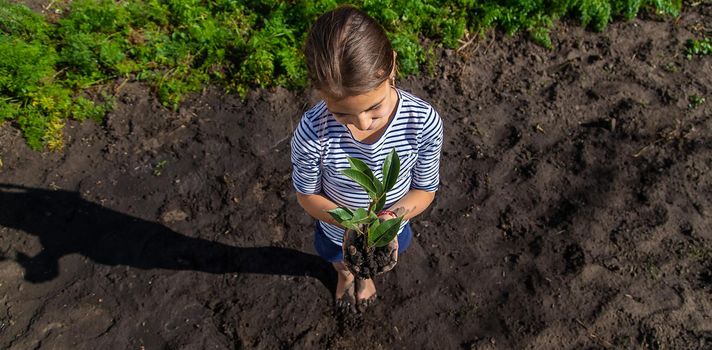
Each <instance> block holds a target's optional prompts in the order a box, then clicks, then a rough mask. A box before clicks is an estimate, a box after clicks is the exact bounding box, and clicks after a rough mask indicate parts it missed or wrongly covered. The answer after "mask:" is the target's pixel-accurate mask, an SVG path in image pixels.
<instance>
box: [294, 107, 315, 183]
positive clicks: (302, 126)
mask: <svg viewBox="0 0 712 350" xmlns="http://www.w3.org/2000/svg"><path fill="white" fill-rule="evenodd" d="M320 162H321V146H320V143H319V137H318V136H317V133H316V131H315V129H314V126H313V123H312V121H311V120H310V118H309V117H308V114H305V115H304V116H302V120H301V121H300V122H299V125H298V126H297V129H296V130H294V135H293V136H292V183H293V184H294V189H295V190H296V191H297V192H299V193H302V194H317V193H320V192H321V164H320Z"/></svg>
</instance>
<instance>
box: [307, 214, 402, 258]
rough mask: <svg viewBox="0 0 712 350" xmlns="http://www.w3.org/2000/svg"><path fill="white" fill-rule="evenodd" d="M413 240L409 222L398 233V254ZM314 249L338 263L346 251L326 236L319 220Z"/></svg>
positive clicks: (315, 229) (316, 224)
mask: <svg viewBox="0 0 712 350" xmlns="http://www.w3.org/2000/svg"><path fill="white" fill-rule="evenodd" d="M412 240H413V231H411V230H410V223H407V224H405V226H403V231H401V233H400V234H399V235H398V255H400V254H401V253H403V252H405V250H406V249H408V246H409V245H410V242H411V241H412ZM314 249H316V252H317V253H318V254H319V256H320V257H322V259H324V260H326V261H328V262H331V263H337V262H342V261H343V260H344V252H343V251H342V250H341V247H340V246H339V245H338V244H336V243H334V242H332V241H331V240H330V239H329V237H326V234H324V231H323V230H322V229H321V224H320V223H319V221H315V222H314Z"/></svg>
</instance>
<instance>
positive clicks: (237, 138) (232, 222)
mask: <svg viewBox="0 0 712 350" xmlns="http://www.w3.org/2000/svg"><path fill="white" fill-rule="evenodd" d="M710 23H712V4H710V3H709V2H707V3H705V4H700V5H698V6H696V7H689V6H688V7H687V8H686V9H685V10H684V13H683V14H682V16H681V17H680V18H679V20H677V21H660V20H657V19H655V18H644V19H638V20H634V21H631V22H625V23H623V22H618V23H615V24H613V25H611V26H610V27H609V28H608V29H607V30H606V31H605V32H603V33H594V32H590V31H586V30H583V29H581V28H578V27H575V26H571V25H567V24H562V26H561V27H560V28H559V29H558V30H557V31H556V32H555V33H554V34H553V41H554V45H555V49H554V50H551V51H548V50H546V49H543V48H541V47H538V46H536V45H534V44H532V43H530V42H529V41H527V39H526V38H525V37H519V36H516V37H506V36H503V35H502V34H501V33H497V34H494V35H493V34H492V33H490V36H489V37H488V38H487V39H485V40H482V41H481V42H476V43H473V44H472V45H469V46H468V47H467V48H466V49H464V50H462V51H461V52H455V51H442V60H441V62H442V63H441V64H439V65H438V66H437V67H436V68H435V71H434V75H433V76H431V77H428V76H425V77H419V78H409V79H406V80H402V81H400V82H399V85H400V87H402V88H403V89H405V90H408V91H412V92H413V93H415V94H416V95H418V96H420V97H422V98H424V99H425V100H427V101H430V102H431V103H432V104H433V105H434V106H435V107H436V109H437V110H438V111H439V112H440V114H441V116H442V118H443V120H444V122H445V137H446V143H445V146H444V149H443V157H442V166H441V181H442V187H441V189H440V190H439V192H438V195H437V198H436V201H435V202H434V204H433V205H432V207H431V209H429V210H428V211H427V212H426V213H425V214H423V215H422V216H420V217H418V218H417V219H415V220H413V229H414V232H415V238H414V241H413V244H412V245H411V247H410V248H409V250H408V251H407V252H406V253H405V254H404V255H403V256H401V258H400V259H399V263H398V266H397V267H396V268H395V269H394V270H393V271H391V272H389V273H387V274H385V275H383V276H380V277H379V278H377V280H376V283H377V286H378V290H379V300H378V302H377V304H376V305H374V306H373V307H372V308H371V309H370V310H369V311H368V313H366V314H364V315H362V316H361V317H358V318H355V319H352V320H347V321H348V322H345V320H343V319H341V318H337V317H335V315H334V313H333V311H332V302H333V300H332V292H333V288H334V284H335V275H334V273H333V272H332V270H331V269H330V266H329V265H328V264H327V263H325V262H323V261H322V260H320V259H319V258H318V257H317V256H316V255H315V252H314V249H313V247H312V229H313V226H312V221H311V219H310V218H309V217H308V216H307V215H306V214H305V213H304V212H303V211H302V210H301V209H300V207H299V205H298V204H297V202H296V200H295V196H294V191H293V189H292V184H291V180H290V162H289V152H290V150H289V141H290V136H291V132H292V130H293V128H294V127H295V125H296V123H297V121H298V119H299V118H300V115H301V113H303V112H304V111H305V110H307V109H308V108H309V106H310V104H311V103H314V102H315V98H314V95H313V94H312V93H310V92H309V91H302V92H290V91H286V90H283V89H274V90H270V91H255V92H252V93H250V94H249V96H248V98H247V99H246V100H245V101H244V102H243V101H241V100H240V99H239V98H238V97H236V96H234V95H229V94H228V95H226V94H225V93H223V92H222V91H221V90H220V89H217V88H210V89H206V91H204V92H203V93H202V94H197V95H195V96H192V97H191V98H190V99H189V100H188V101H186V103H185V104H184V105H183V106H182V107H181V109H180V110H179V111H176V112H173V111H168V110H166V109H164V108H162V107H160V105H159V103H158V102H157V101H156V99H155V95H154V94H152V93H151V92H150V91H149V90H148V89H147V88H146V87H145V86H142V85H140V84H136V83H127V84H125V85H123V86H122V87H121V89H120V90H119V93H118V96H117V108H116V109H115V110H114V111H113V112H112V113H111V114H110V115H109V116H108V117H107V118H106V121H105V124H104V125H97V124H94V123H92V122H86V123H76V122H70V123H69V124H68V127H67V129H66V130H67V132H66V141H67V147H66V150H65V151H64V152H63V153H37V152H33V151H31V150H29V149H28V148H27V146H26V145H25V142H24V140H23V139H22V137H21V135H20V134H19V132H18V130H17V129H15V128H14V127H13V126H12V125H10V124H7V123H6V124H4V125H2V126H0V159H1V160H2V168H0V183H2V185H0V348H5V349H35V348H37V349H207V348H214V349H243V348H245V349H282V348H306V349H314V348H329V349H346V348H356V347H365V346H368V347H369V348H373V349H379V348H383V349H400V348H415V349H614V348H615V349H635V348H639V349H710V348H712V59H711V58H710V57H707V58H695V59H693V60H687V59H685V57H684V55H683V54H682V52H683V47H684V42H685V40H687V39H688V38H691V37H693V35H695V33H696V31H699V30H705V29H704V26H707V30H709V29H710V28H709V26H710ZM698 34H699V33H698ZM120 84H121V82H116V86H117V87H118V86H119V85H120ZM691 95H698V96H702V97H706V98H707V102H706V103H704V104H702V105H701V106H699V107H696V108H690V107H689V106H688V104H689V102H688V97H689V96H691Z"/></svg>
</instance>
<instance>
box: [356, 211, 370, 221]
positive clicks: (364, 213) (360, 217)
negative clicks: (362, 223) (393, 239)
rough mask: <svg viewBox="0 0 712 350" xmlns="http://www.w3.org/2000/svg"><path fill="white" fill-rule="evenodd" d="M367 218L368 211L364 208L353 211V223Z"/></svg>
mask: <svg viewBox="0 0 712 350" xmlns="http://www.w3.org/2000/svg"><path fill="white" fill-rule="evenodd" d="M367 216H368V211H367V210H366V209H364V208H358V209H356V211H354V217H353V221H358V220H363V219H365V218H366V217H367Z"/></svg>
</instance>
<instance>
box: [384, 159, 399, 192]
mask: <svg viewBox="0 0 712 350" xmlns="http://www.w3.org/2000/svg"><path fill="white" fill-rule="evenodd" d="M399 172H400V158H398V154H397V153H396V149H395V148H394V149H393V150H392V151H391V153H389V154H388V155H387V156H386V160H385V161H384V162H383V187H384V189H385V192H388V191H390V190H391V189H392V188H393V186H395V185H396V180H398V173H399Z"/></svg>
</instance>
